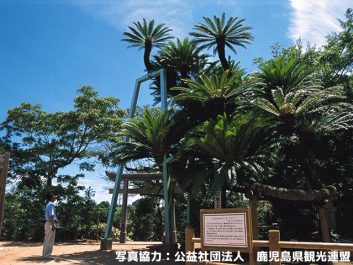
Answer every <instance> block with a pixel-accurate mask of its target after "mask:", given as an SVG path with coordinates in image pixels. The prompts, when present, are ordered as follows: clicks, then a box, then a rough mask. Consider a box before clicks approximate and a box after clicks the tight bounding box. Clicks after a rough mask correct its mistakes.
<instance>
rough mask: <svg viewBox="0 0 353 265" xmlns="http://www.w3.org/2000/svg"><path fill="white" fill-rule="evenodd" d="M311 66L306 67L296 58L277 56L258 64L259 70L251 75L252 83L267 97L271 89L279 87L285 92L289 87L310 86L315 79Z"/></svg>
mask: <svg viewBox="0 0 353 265" xmlns="http://www.w3.org/2000/svg"><path fill="white" fill-rule="evenodd" d="M313 72H314V69H313V68H309V67H307V66H306V65H305V64H304V63H303V62H301V61H300V60H298V59H287V58H284V57H277V58H275V59H271V60H269V61H267V62H264V63H261V64H260V65H259V72H257V73H255V74H253V75H252V80H251V81H252V83H253V84H256V86H257V87H259V88H260V90H262V91H261V92H262V93H265V94H266V95H267V96H269V98H271V91H272V90H273V89H276V88H278V87H280V88H281V89H282V90H283V92H284V93H285V94H287V93H288V92H289V91H290V90H291V89H293V88H294V89H298V88H303V87H308V86H312V85H313V84H315V81H314V80H313V79H312V77H311V74H312V73H313Z"/></svg>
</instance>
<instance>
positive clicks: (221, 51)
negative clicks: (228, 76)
mask: <svg viewBox="0 0 353 265" xmlns="http://www.w3.org/2000/svg"><path fill="white" fill-rule="evenodd" d="M225 48H226V47H225V41H224V40H218V39H217V53H218V58H219V61H220V62H221V64H222V68H223V70H225V71H226V70H228V69H229V63H228V61H227V59H226V51H225Z"/></svg>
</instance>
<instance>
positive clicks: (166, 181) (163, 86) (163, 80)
mask: <svg viewBox="0 0 353 265" xmlns="http://www.w3.org/2000/svg"><path fill="white" fill-rule="evenodd" d="M157 76H159V77H160V90H161V110H162V111H164V110H166V109H167V108H168V102H167V76H166V71H165V70H164V69H160V70H158V71H155V72H152V73H150V74H147V75H145V76H143V77H140V78H138V79H136V82H135V89H134V94H133V97H132V101H131V107H130V111H129V115H128V118H133V117H134V115H135V112H136V106H137V99H138V95H139V92H140V87H141V83H142V82H145V81H147V80H150V79H151V78H153V77H157ZM124 141H125V142H128V141H129V138H128V137H124ZM123 169H124V165H120V166H119V167H118V168H117V172H116V178H115V184H114V189H113V196H112V201H111V204H110V207H109V214H108V218H107V226H106V230H105V235H104V239H105V240H108V239H110V238H111V230H112V226H113V220H114V214H115V210H116V204H117V199H118V194H119V190H120V184H121V180H122V175H123ZM169 195H170V177H169V176H168V167H167V155H165V156H164V160H163V199H164V232H165V244H166V245H170V244H171V239H172V229H171V219H170V204H169V203H170V202H169Z"/></svg>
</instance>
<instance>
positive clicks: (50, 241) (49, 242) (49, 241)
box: [43, 221, 56, 258]
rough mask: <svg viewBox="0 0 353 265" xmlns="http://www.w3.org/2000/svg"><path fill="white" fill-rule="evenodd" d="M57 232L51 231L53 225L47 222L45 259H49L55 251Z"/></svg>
mask: <svg viewBox="0 0 353 265" xmlns="http://www.w3.org/2000/svg"><path fill="white" fill-rule="evenodd" d="M55 231H56V230H52V229H51V223H50V222H49V221H46V222H45V225H44V233H45V235H44V244H43V257H45V258H48V257H50V255H51V252H52V251H53V246H54V240H55Z"/></svg>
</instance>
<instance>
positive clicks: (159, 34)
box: [123, 19, 173, 71]
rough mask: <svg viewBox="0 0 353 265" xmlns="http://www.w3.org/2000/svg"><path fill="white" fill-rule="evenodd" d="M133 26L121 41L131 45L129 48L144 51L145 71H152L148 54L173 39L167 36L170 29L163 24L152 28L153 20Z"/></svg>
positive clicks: (144, 20)
mask: <svg viewBox="0 0 353 265" xmlns="http://www.w3.org/2000/svg"><path fill="white" fill-rule="evenodd" d="M133 24H134V26H129V27H128V28H129V30H130V32H124V33H123V35H124V36H125V37H126V38H124V39H123V41H126V42H129V43H131V45H130V46H129V47H138V48H139V49H144V55H143V60H144V63H145V67H146V69H147V71H151V70H152V64H151V62H150V54H151V51H152V49H153V47H156V48H160V47H162V46H163V45H164V44H165V43H166V42H167V41H168V40H170V39H172V38H173V37H172V36H170V35H169V32H170V31H171V29H170V28H168V27H166V26H165V25H164V24H158V25H157V26H156V27H155V26H154V19H152V20H151V21H149V22H147V21H146V19H143V20H142V23H141V22H140V21H138V22H133Z"/></svg>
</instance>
